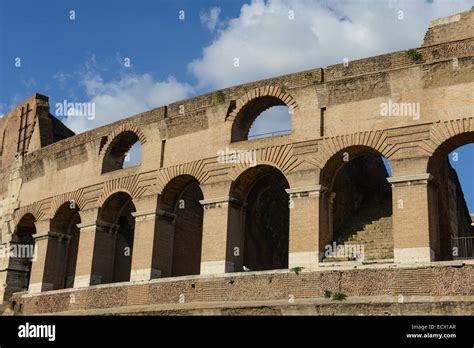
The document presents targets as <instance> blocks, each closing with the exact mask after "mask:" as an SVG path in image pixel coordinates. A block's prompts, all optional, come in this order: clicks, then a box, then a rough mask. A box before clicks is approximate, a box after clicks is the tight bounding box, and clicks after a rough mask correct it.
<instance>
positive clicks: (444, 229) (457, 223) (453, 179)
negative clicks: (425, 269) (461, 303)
mask: <svg viewBox="0 0 474 348" xmlns="http://www.w3.org/2000/svg"><path fill="white" fill-rule="evenodd" d="M472 143H474V132H467V133H462V134H459V135H456V136H454V137H452V138H450V139H448V140H447V141H445V142H443V143H442V144H441V145H440V146H439V147H438V148H437V149H436V151H435V152H434V154H433V155H432V156H431V158H430V159H429V161H428V167H427V172H428V173H430V174H431V175H433V178H434V179H433V183H432V184H431V185H430V187H431V189H430V191H429V194H430V195H431V197H430V198H431V199H430V201H431V202H433V204H432V205H431V206H430V207H429V214H430V220H431V221H432V223H433V224H434V225H435V228H432V230H431V231H430V233H431V234H432V239H431V243H432V248H433V249H434V251H435V254H436V255H435V257H436V259H437V260H452V259H456V258H465V257H474V255H473V251H472V250H469V249H470V248H469V247H468V246H467V247H466V245H465V244H466V243H464V242H463V241H462V240H459V239H458V238H459V237H461V238H462V237H474V227H473V226H472V225H471V224H472V218H471V216H470V212H469V209H468V206H467V203H466V200H465V196H464V192H463V190H462V187H461V183H460V181H459V178H458V175H457V173H456V170H455V169H454V168H453V167H452V165H451V163H450V162H449V159H448V155H449V154H450V153H451V152H452V151H455V150H456V149H457V148H459V147H461V146H463V145H466V144H472ZM473 169H474V167H473ZM471 174H473V175H474V171H471Z"/></svg>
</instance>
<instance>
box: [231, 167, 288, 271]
mask: <svg viewBox="0 0 474 348" xmlns="http://www.w3.org/2000/svg"><path fill="white" fill-rule="evenodd" d="M288 188H289V184H288V180H287V179H286V177H285V175H284V174H283V173H282V172H281V171H280V170H278V169H277V168H275V167H272V166H269V165H258V166H255V167H251V168H249V169H247V170H245V171H244V172H243V173H241V174H240V175H239V176H238V177H237V179H236V180H235V181H234V182H233V184H232V185H231V189H230V192H229V196H230V197H232V198H234V199H236V200H237V201H238V203H237V204H236V205H234V207H233V209H235V210H237V214H233V216H234V218H235V219H236V220H237V219H239V218H240V221H229V224H235V226H234V228H233V229H229V231H228V233H234V234H235V235H234V236H229V237H228V240H230V241H234V244H235V245H229V246H228V249H227V250H228V252H230V253H231V254H230V255H228V256H229V259H230V260H232V262H233V263H234V265H235V266H234V267H235V268H234V270H235V271H237V272H238V271H242V270H243V267H244V266H245V267H246V269H250V270H252V271H263V270H273V269H286V268H288V254H289V197H288V194H287V193H286V191H285V190H286V189H288ZM236 247H237V248H239V249H238V251H239V252H238V253H237V254H236V253H235V251H236V249H235V248H236Z"/></svg>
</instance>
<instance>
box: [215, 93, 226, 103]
mask: <svg viewBox="0 0 474 348" xmlns="http://www.w3.org/2000/svg"><path fill="white" fill-rule="evenodd" d="M216 98H217V101H218V102H219V103H223V102H224V101H225V94H224V92H223V91H217V92H216Z"/></svg>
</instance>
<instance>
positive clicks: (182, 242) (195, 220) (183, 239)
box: [159, 175, 204, 277]
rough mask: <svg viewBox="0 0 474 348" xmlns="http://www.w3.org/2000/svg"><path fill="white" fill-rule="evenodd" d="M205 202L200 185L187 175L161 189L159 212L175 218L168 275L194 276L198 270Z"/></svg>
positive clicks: (175, 179)
mask: <svg viewBox="0 0 474 348" xmlns="http://www.w3.org/2000/svg"><path fill="white" fill-rule="evenodd" d="M202 199H204V196H203V193H202V191H201V188H200V187H199V182H198V181H197V180H196V179H195V178H193V177H192V176H190V175H181V176H178V177H176V178H174V179H173V180H172V181H171V182H170V183H169V184H168V185H167V186H166V187H165V189H164V190H163V192H162V195H161V196H160V201H159V205H160V207H161V209H163V210H166V211H168V212H170V213H172V214H175V215H176V218H175V223H174V238H173V248H172V250H173V251H172V264H171V276H173V277H174V276H185V275H197V274H199V273H200V267H201V248H202V226H203V216H204V210H203V207H202V204H201V203H200V200H202Z"/></svg>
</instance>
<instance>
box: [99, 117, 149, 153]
mask: <svg viewBox="0 0 474 348" xmlns="http://www.w3.org/2000/svg"><path fill="white" fill-rule="evenodd" d="M125 132H132V133H135V134H136V135H137V137H138V139H139V140H140V143H141V144H142V145H143V144H145V143H146V141H147V139H146V136H145V134H144V133H143V131H142V130H141V129H140V127H138V126H136V125H134V124H132V123H123V124H121V125H120V126H118V127H117V128H115V129H114V130H113V131H112V132H111V133H110V134H109V135H108V136H107V142H106V143H105V145H104V146H103V147H102V148H101V149H100V156H101V157H104V156H105V154H106V153H107V151H108V150H109V148H110V146H111V145H112V144H113V142H114V140H115V139H117V137H118V136H120V134H122V133H125Z"/></svg>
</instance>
